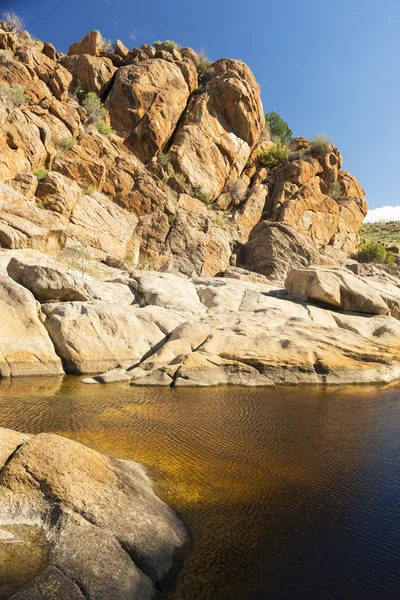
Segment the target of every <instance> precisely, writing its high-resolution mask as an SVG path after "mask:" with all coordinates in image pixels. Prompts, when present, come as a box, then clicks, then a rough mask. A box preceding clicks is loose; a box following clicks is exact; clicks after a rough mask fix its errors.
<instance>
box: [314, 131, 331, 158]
mask: <svg viewBox="0 0 400 600" xmlns="http://www.w3.org/2000/svg"><path fill="white" fill-rule="evenodd" d="M310 145H311V153H312V154H313V155H314V156H325V154H328V152H330V151H331V150H332V139H331V138H330V137H329V136H327V135H326V133H317V135H314V137H312V138H311V140H310Z"/></svg>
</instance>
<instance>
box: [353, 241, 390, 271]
mask: <svg viewBox="0 0 400 600" xmlns="http://www.w3.org/2000/svg"><path fill="white" fill-rule="evenodd" d="M355 257H356V259H357V260H358V261H359V262H361V263H385V264H387V265H391V266H394V265H395V264H396V263H395V255H394V253H393V252H390V251H389V250H386V248H385V247H384V246H383V245H382V244H380V243H379V242H367V243H366V244H361V246H359V248H358V250H357V252H356V254H355Z"/></svg>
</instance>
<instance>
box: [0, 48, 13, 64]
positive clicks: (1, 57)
mask: <svg viewBox="0 0 400 600" xmlns="http://www.w3.org/2000/svg"><path fill="white" fill-rule="evenodd" d="M13 60H14V55H13V53H12V52H11V50H0V65H10V64H11V63H12V62H13Z"/></svg>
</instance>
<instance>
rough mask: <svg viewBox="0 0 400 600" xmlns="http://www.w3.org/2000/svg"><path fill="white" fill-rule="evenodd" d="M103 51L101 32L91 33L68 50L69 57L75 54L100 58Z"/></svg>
mask: <svg viewBox="0 0 400 600" xmlns="http://www.w3.org/2000/svg"><path fill="white" fill-rule="evenodd" d="M102 50H103V36H102V35H101V33H100V31H90V32H89V33H87V34H86V35H85V37H83V38H82V39H81V40H80V41H79V42H75V43H74V44H72V45H71V46H70V47H69V49H68V56H71V55H73V54H91V55H92V56H99V55H100V52H102Z"/></svg>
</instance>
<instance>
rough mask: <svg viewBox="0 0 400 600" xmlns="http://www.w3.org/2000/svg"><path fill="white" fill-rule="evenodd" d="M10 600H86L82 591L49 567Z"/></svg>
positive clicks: (53, 568)
mask: <svg viewBox="0 0 400 600" xmlns="http://www.w3.org/2000/svg"><path fill="white" fill-rule="evenodd" d="M10 600H86V599H85V596H84V595H83V594H82V592H81V591H80V589H79V588H78V586H77V585H75V583H73V582H72V581H71V580H70V579H68V577H66V576H65V575H63V574H62V573H61V571H59V570H58V569H57V568H56V567H49V568H48V569H47V570H46V571H45V572H44V573H41V574H40V575H38V576H37V577H36V578H35V579H34V580H33V581H31V582H29V583H28V584H27V585H25V586H24V587H23V588H22V589H21V590H19V591H18V592H17V593H16V594H14V595H13V596H11V598H10Z"/></svg>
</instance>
